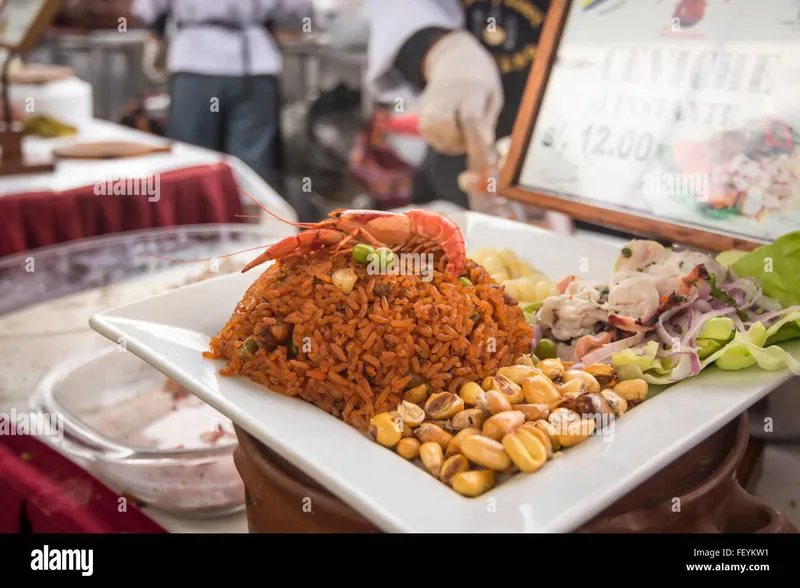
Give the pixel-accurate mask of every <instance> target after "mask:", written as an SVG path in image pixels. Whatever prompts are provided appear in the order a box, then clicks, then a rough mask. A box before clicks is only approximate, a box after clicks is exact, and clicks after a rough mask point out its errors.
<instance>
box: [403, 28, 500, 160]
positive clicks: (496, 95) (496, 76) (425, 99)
mask: <svg viewBox="0 0 800 588" xmlns="http://www.w3.org/2000/svg"><path fill="white" fill-rule="evenodd" d="M424 74H425V79H426V87H425V90H424V92H423V93H422V97H421V100H420V113H419V126H420V133H421V135H422V136H423V137H424V138H425V140H426V141H427V142H428V144H430V146H431V147H433V148H434V149H435V150H436V151H439V152H441V153H444V154H447V155H461V154H463V153H467V152H468V144H469V143H470V138H475V137H477V138H478V140H479V142H480V143H481V144H482V145H483V146H484V147H485V148H486V149H491V148H492V147H493V146H494V142H495V126H496V124H497V118H498V117H499V116H500V111H501V110H502V108H503V100H504V97H503V84H502V81H501V79H500V72H499V71H498V69H497V64H496V63H495V60H494V58H493V57H492V55H491V54H490V53H489V52H488V51H487V50H486V49H485V48H484V47H483V46H482V45H481V44H480V42H479V41H478V40H477V39H476V38H475V37H474V36H473V35H472V34H471V33H469V32H468V31H465V30H458V31H454V32H452V33H448V34H446V35H445V36H444V37H442V38H441V39H440V40H439V41H438V42H437V43H436V44H435V45H434V46H433V47H432V48H431V49H430V51H429V52H428V54H427V56H426V58H425V65H424Z"/></svg>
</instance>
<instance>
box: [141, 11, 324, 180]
mask: <svg viewBox="0 0 800 588" xmlns="http://www.w3.org/2000/svg"><path fill="white" fill-rule="evenodd" d="M133 6H134V8H133V11H134V14H135V15H136V17H137V18H138V19H139V20H140V21H141V22H142V23H143V24H144V25H145V26H147V27H148V28H149V29H150V30H151V32H152V34H153V37H154V39H158V40H159V41H160V40H163V38H164V36H165V31H166V27H167V25H168V24H169V23H173V24H174V28H175V33H174V35H172V36H171V38H170V46H169V51H168V58H167V69H168V71H169V72H170V78H169V93H170V99H171V100H170V108H169V114H168V120H167V129H166V134H167V136H168V137H169V138H171V139H174V140H176V141H182V142H185V143H190V144H192V145H198V146H201V147H206V148H209V149H213V150H215V151H220V152H222V153H226V154H229V155H232V156H235V157H238V158H239V159H240V160H242V161H243V162H244V163H245V164H246V165H248V166H249V167H250V168H251V169H253V170H254V171H255V172H256V173H258V174H259V175H260V176H261V177H262V178H264V180H266V181H268V182H272V181H273V180H274V171H275V169H274V168H275V165H274V164H275V161H276V154H275V145H276V136H277V130H278V121H279V117H280V92H279V84H278V76H279V75H280V72H281V66H282V62H281V55H280V51H279V49H278V46H277V44H276V42H275V40H274V39H273V37H272V35H271V34H270V32H269V31H268V26H269V23H271V22H275V21H278V22H281V21H288V20H293V21H294V23H295V24H296V23H299V22H302V18H304V17H307V16H308V15H310V14H311V13H312V8H313V7H312V2H311V0H291V1H290V2H287V1H286V0H134V5H133ZM151 43H152V42H151Z"/></svg>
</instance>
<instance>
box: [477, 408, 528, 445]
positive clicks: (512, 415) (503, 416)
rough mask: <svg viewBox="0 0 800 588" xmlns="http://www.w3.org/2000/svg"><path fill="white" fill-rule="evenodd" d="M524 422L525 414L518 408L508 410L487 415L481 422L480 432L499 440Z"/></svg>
mask: <svg viewBox="0 0 800 588" xmlns="http://www.w3.org/2000/svg"><path fill="white" fill-rule="evenodd" d="M524 422H525V415H524V414H523V413H521V412H520V411H518V410H508V411H506V412H501V413H499V414H496V415H494V416H493V417H489V419H487V421H486V422H485V423H484V424H483V429H482V430H481V434H482V435H483V436H484V437H489V439H494V440H495V441H500V440H501V439H502V438H503V437H504V436H505V435H508V434H509V433H513V432H514V431H516V430H517V429H518V428H519V427H520V425H522V423H524Z"/></svg>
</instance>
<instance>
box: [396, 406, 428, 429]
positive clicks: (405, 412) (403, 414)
mask: <svg viewBox="0 0 800 588" xmlns="http://www.w3.org/2000/svg"><path fill="white" fill-rule="evenodd" d="M397 412H398V413H399V414H400V418H401V419H403V424H405V426H406V427H409V428H413V427H419V426H420V425H421V424H422V422H423V421H424V420H425V411H424V410H422V409H421V408H420V407H419V406H417V405H416V404H412V403H410V402H409V401H408V400H403V402H401V403H400V406H398V407H397Z"/></svg>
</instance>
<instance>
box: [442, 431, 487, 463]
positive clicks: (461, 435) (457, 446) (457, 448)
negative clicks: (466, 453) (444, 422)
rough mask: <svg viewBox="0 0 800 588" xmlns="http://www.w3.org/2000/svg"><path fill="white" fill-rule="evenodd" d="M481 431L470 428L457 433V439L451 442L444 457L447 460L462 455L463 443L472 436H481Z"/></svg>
mask: <svg viewBox="0 0 800 588" xmlns="http://www.w3.org/2000/svg"><path fill="white" fill-rule="evenodd" d="M480 434H481V431H480V429H475V428H472V427H468V428H466V429H461V430H460V431H459V432H458V433H456V435H455V437H453V439H452V440H451V441H450V443H449V444H448V445H447V451H445V453H444V456H445V458H448V457H453V456H454V455H457V454H459V453H461V441H462V440H464V439H466V438H467V437H471V436H472V435H480Z"/></svg>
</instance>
